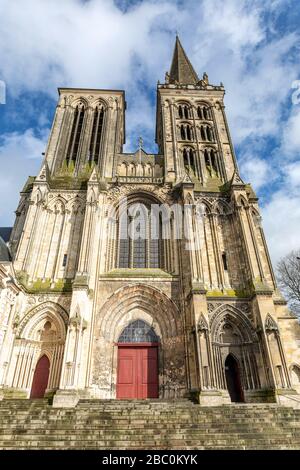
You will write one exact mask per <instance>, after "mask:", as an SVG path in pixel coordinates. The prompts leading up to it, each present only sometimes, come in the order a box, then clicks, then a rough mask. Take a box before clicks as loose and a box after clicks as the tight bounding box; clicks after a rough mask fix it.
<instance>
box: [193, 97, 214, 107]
mask: <svg viewBox="0 0 300 470" xmlns="http://www.w3.org/2000/svg"><path fill="white" fill-rule="evenodd" d="M196 106H206V107H207V108H211V106H212V104H211V103H209V102H208V101H206V100H202V99H201V100H197V101H196Z"/></svg>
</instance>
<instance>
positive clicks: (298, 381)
mask: <svg viewBox="0 0 300 470" xmlns="http://www.w3.org/2000/svg"><path fill="white" fill-rule="evenodd" d="M289 372H290V376H291V382H292V386H295V387H297V388H300V364H296V363H293V364H291V366H290V367H289Z"/></svg>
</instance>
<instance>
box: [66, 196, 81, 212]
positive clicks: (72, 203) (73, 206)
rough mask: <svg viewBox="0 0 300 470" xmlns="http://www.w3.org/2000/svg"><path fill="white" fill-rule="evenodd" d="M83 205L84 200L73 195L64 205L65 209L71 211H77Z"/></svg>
mask: <svg viewBox="0 0 300 470" xmlns="http://www.w3.org/2000/svg"><path fill="white" fill-rule="evenodd" d="M83 205H84V201H83V199H82V198H79V197H74V198H72V199H70V200H69V201H68V203H67V205H66V210H69V211H71V212H78V211H79V210H80V209H81V208H82V207H83Z"/></svg>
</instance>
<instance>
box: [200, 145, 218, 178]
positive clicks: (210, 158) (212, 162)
mask: <svg viewBox="0 0 300 470" xmlns="http://www.w3.org/2000/svg"><path fill="white" fill-rule="evenodd" d="M204 160H205V166H206V169H207V171H208V173H209V174H210V176H219V171H218V166H217V158H216V153H215V152H214V150H213V149H205V150H204Z"/></svg>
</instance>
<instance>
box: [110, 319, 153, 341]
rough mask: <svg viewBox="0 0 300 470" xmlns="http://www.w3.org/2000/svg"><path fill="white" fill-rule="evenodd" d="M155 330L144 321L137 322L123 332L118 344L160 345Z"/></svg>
mask: <svg viewBox="0 0 300 470" xmlns="http://www.w3.org/2000/svg"><path fill="white" fill-rule="evenodd" d="M158 342H159V338H158V336H157V335H156V333H155V331H154V330H153V328H152V327H151V326H150V325H148V324H147V323H146V322H144V321H143V320H135V321H133V322H132V323H130V324H129V325H128V326H126V328H124V330H123V331H122V333H121V335H120V337H119V340H118V343H158Z"/></svg>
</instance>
